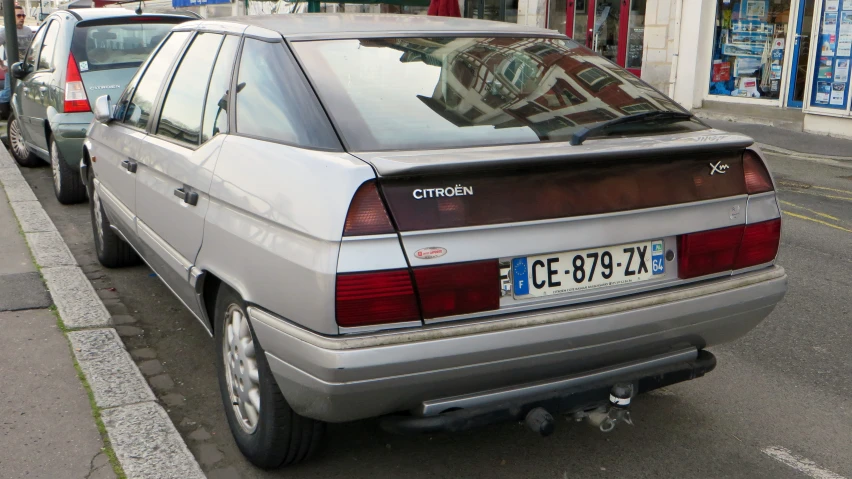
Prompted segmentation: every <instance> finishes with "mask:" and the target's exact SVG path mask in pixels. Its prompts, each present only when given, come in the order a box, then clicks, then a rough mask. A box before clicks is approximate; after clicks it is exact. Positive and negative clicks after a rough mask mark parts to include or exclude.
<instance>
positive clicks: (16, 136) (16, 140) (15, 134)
mask: <svg viewBox="0 0 852 479" xmlns="http://www.w3.org/2000/svg"><path fill="white" fill-rule="evenodd" d="M9 142H10V143H12V149H13V150H15V154H17V155H18V158H26V157H27V155H29V150H27V145H25V144H24V139H23V138H21V129H20V127H19V126H18V119H17V118H14V119H13V120H12V121H11V122H9Z"/></svg>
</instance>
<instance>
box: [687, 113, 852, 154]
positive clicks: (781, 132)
mask: <svg viewBox="0 0 852 479" xmlns="http://www.w3.org/2000/svg"><path fill="white" fill-rule="evenodd" d="M702 121H703V122H704V123H707V124H708V125H710V126H712V127H713V128H718V129H720V130H725V131H730V132H736V133H742V134H744V135H748V136H750V137H752V138H754V141H756V142H757V143H760V144H761V146H764V149H767V150H771V148H766V147H765V145H769V146H771V147H774V148H775V149H781V150H786V151H780V152H781V153H785V154H786V153H789V152H795V153H800V154H803V155H811V156H819V157H825V158H829V159H833V160H838V161H852V140H844V139H841V138H834V137H830V136H822V135H815V134H812V133H803V132H800V131H791V130H786V129H782V128H777V127H772V126H765V125H755V124H751V123H744V122H736V121H724V120H709V119H702Z"/></svg>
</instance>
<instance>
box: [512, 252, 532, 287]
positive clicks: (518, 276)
mask: <svg viewBox="0 0 852 479" xmlns="http://www.w3.org/2000/svg"><path fill="white" fill-rule="evenodd" d="M512 281H514V283H515V296H523V295H525V294H530V280H529V274H528V272H527V259H526V258H515V259H513V260H512Z"/></svg>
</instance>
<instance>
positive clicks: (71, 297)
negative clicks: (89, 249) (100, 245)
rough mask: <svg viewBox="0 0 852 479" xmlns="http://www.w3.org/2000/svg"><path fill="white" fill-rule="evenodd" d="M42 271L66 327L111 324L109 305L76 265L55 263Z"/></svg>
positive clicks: (94, 326)
mask: <svg viewBox="0 0 852 479" xmlns="http://www.w3.org/2000/svg"><path fill="white" fill-rule="evenodd" d="M57 234H58V233H57ZM27 239H28V240H29V238H27ZM41 274H42V276H44V280H45V281H46V282H47V289H48V290H50V295H51V296H53V302H54V303H55V304H56V309H58V310H59V315H60V316H61V317H62V321H63V322H64V323H65V327H67V328H70V329H76V328H98V327H105V326H111V325H112V320H111V319H110V315H109V312H108V311H107V309H106V306H104V303H103V302H101V299H100V298H98V294H97V293H96V292H95V288H93V287H92V283H90V282H89V280H88V279H87V278H86V275H84V274H83V270H81V269H80V268H78V267H77V266H56V267H53V268H42V270H41Z"/></svg>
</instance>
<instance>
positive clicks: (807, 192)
mask: <svg viewBox="0 0 852 479" xmlns="http://www.w3.org/2000/svg"><path fill="white" fill-rule="evenodd" d="M788 191H790V192H791V193H796V194H799V195H809V196H816V197H818V198H833V199H836V200H844V201H852V198H847V197H845V196H837V195H825V194H822V193H818V192H816V191H810V190H788Z"/></svg>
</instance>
